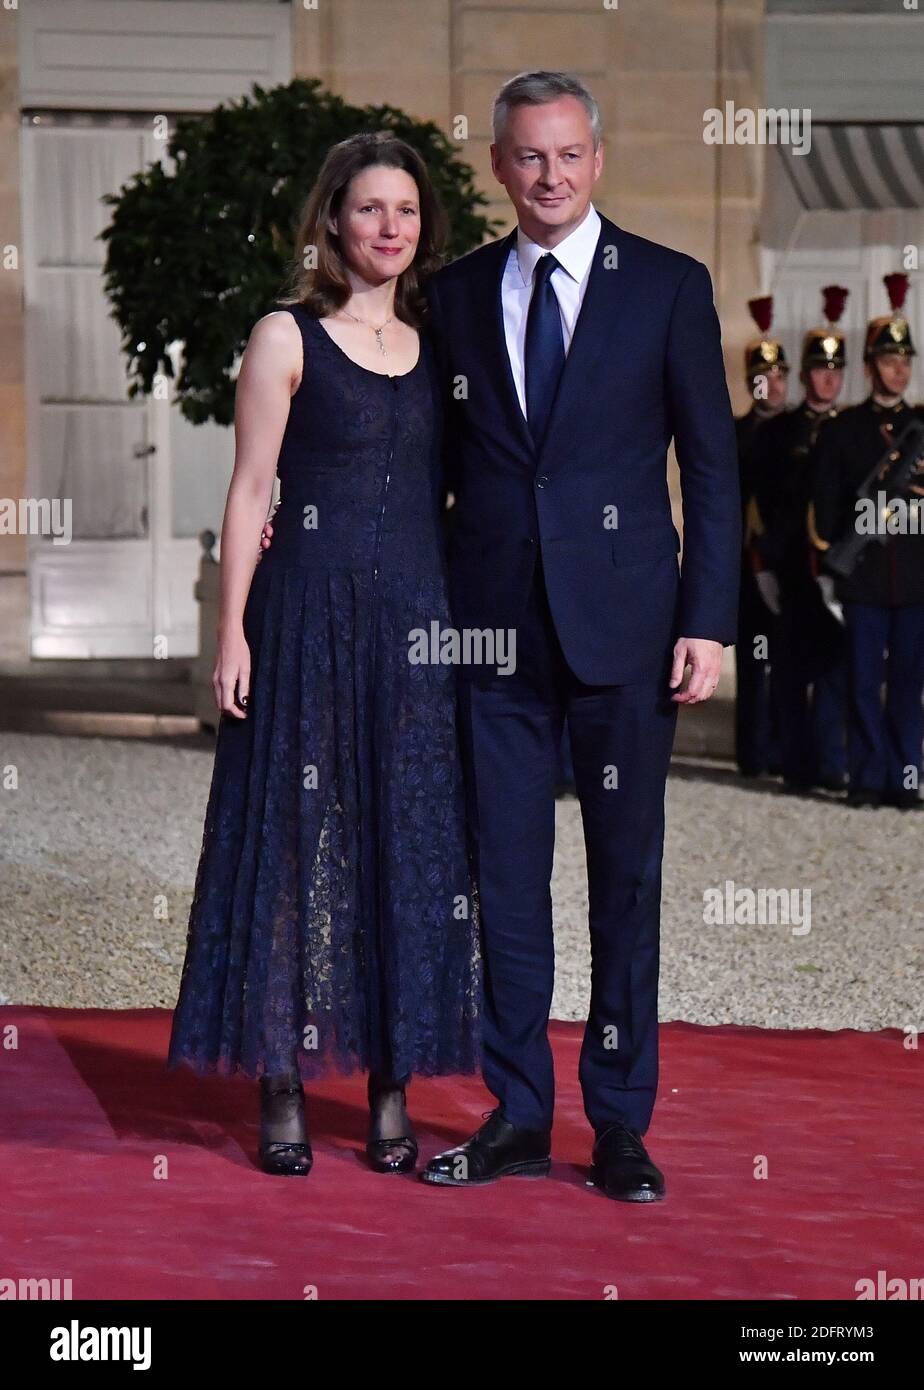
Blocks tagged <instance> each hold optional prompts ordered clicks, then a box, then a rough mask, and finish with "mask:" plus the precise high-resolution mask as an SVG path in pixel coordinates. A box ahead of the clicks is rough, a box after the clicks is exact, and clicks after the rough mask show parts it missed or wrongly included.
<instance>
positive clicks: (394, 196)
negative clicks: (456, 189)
mask: <svg viewBox="0 0 924 1390" xmlns="http://www.w3.org/2000/svg"><path fill="white" fill-rule="evenodd" d="M328 226H329V228H330V230H331V231H332V232H335V233H336V234H337V235H338V236H339V238H340V248H341V251H342V254H343V257H344V259H345V261H346V263H347V265H348V266H349V268H350V269H351V270H352V271H354V272H355V273H356V274H357V275H359V276H361V277H362V279H363V280H366V281H367V282H368V283H369V284H371V285H380V284H382V283H384V281H386V280H392V279H395V278H396V277H397V276H398V275H400V274H401V272H402V271H404V270H407V268H408V266H409V265H410V264H411V262H412V261H413V259H414V256H415V255H416V253H417V243H418V241H419V239H420V195H419V194H418V191H417V184H416V183H415V182H414V180H413V179H412V178H411V176H410V174H408V173H406V172H405V171H404V169H391V168H389V167H387V166H386V165H384V164H373V165H370V166H369V168H367V169H363V170H361V172H360V173H358V174H356V175H354V177H353V178H352V179H351V180H350V182H349V184H348V185H347V189H346V192H345V193H344V195H343V202H342V203H341V205H340V211H339V212H338V214H337V216H336V217H332V218H331V219H330V222H329V224H328Z"/></svg>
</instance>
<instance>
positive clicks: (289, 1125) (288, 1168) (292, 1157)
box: [260, 1072, 314, 1178]
mask: <svg viewBox="0 0 924 1390" xmlns="http://www.w3.org/2000/svg"><path fill="white" fill-rule="evenodd" d="M313 1162H314V1155H313V1153H312V1152H311V1145H310V1144H309V1143H308V1136H307V1134H306V1133H305V1091H304V1088H303V1087H302V1083H301V1079H300V1078H299V1076H298V1073H297V1072H282V1073H279V1074H277V1075H275V1076H261V1077H260V1166H261V1167H262V1169H263V1171H264V1173H273V1174H276V1175H277V1176H279V1177H284V1178H290V1177H307V1176H308V1174H309V1173H310V1172H311V1165H312V1163H313Z"/></svg>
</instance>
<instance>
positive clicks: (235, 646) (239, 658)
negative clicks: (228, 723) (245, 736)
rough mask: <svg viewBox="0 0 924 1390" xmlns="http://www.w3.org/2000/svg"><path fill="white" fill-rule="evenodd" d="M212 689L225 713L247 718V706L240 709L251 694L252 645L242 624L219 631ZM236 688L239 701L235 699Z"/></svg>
mask: <svg viewBox="0 0 924 1390" xmlns="http://www.w3.org/2000/svg"><path fill="white" fill-rule="evenodd" d="M212 689H213V690H214V692H215V703H216V704H217V706H218V708H219V709H220V710H221V712H222V714H233V715H234V717H235V719H246V718H247V710H246V708H244V709H241V708H240V705H244V706H246V704H247V700H248V698H249V695H250V648H249V647H248V645H247V639H246V638H245V636H244V629H243V628H242V627H240V628H234V629H233V630H232V631H230V632H226V631H222V630H220V631H219V633H218V653H217V655H216V657H215V669H214V671H213V672H212ZM235 690H236V691H237V694H238V696H239V700H240V705H239V704H238V701H237V700H235Z"/></svg>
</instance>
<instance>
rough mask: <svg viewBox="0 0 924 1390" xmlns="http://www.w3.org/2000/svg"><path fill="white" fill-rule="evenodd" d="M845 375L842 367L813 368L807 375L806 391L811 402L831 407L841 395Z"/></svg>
mask: <svg viewBox="0 0 924 1390" xmlns="http://www.w3.org/2000/svg"><path fill="white" fill-rule="evenodd" d="M843 384H844V373H843V372H842V371H841V369H840V367H812V368H810V369H809V371H808V372H806V374H805V390H806V395H807V396H808V397H809V400H811V401H815V402H817V404H819V405H831V404H832V402H834V401H836V400H837V398H838V396H839V395H840V393H841V387H842V386H843Z"/></svg>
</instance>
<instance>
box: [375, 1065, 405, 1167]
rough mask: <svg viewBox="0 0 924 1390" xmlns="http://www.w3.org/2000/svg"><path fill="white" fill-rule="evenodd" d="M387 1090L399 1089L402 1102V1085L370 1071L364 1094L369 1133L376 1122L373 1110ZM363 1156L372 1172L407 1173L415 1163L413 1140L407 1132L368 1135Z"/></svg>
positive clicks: (403, 1097)
mask: <svg viewBox="0 0 924 1390" xmlns="http://www.w3.org/2000/svg"><path fill="white" fill-rule="evenodd" d="M390 1091H400V1092H401V1102H402V1104H403V1103H404V1099H405V1096H404V1087H403V1086H397V1085H396V1084H395V1083H394V1082H393V1081H392V1082H389V1081H384V1082H383V1081H382V1080H381V1078H379V1077H377V1076H375V1075H374V1074H371V1073H370V1076H369V1085H368V1096H369V1113H370V1131H371V1132H372V1133H373V1134H374V1131H375V1129H376V1126H377V1121H378V1115H377V1113H376V1112H377V1110H378V1107H379V1106H380V1104H381V1101H382V1097H383V1096H384V1095H386V1094H387V1093H388V1092H390ZM366 1156H367V1158H368V1159H369V1162H370V1164H371V1166H372V1168H373V1169H374V1170H375V1172H376V1173H411V1172H413V1171H414V1165H415V1164H416V1162H417V1140H416V1139H415V1138H414V1136H413V1135H411V1134H402V1135H398V1136H397V1137H395V1138H385V1139H380V1138H373V1137H370V1139H369V1140H368V1142H367V1144H366Z"/></svg>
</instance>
